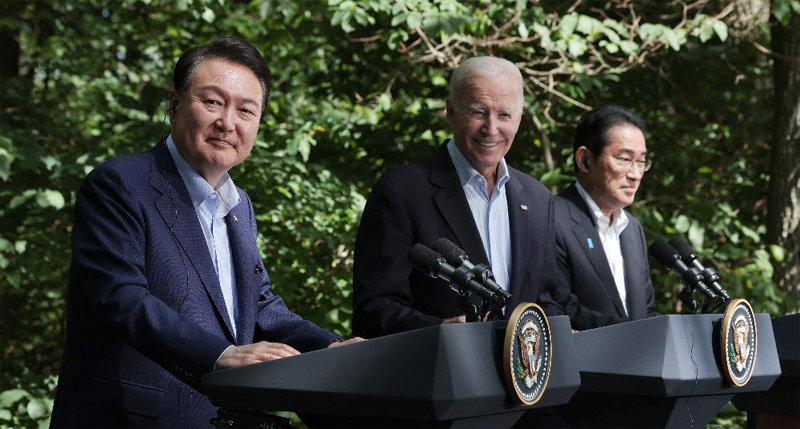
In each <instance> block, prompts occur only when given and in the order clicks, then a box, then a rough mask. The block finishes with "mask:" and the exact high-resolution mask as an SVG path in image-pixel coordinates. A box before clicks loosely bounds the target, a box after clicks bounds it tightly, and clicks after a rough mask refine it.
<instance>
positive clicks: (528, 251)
mask: <svg viewBox="0 0 800 429" xmlns="http://www.w3.org/2000/svg"><path fill="white" fill-rule="evenodd" d="M509 175H510V179H509V181H508V182H506V185H505V187H506V196H507V199H508V212H509V221H510V230H511V271H512V272H511V277H510V292H511V294H512V298H511V300H510V302H509V304H508V305H507V306H506V309H507V312H510V311H511V310H513V309H514V308H515V307H516V305H517V304H519V303H520V302H522V301H528V302H539V301H540V295H541V293H542V292H543V291H544V290H545V289H546V288H547V287H548V286H549V285H550V284H551V283H552V282H553V281H554V275H555V271H554V270H555V246H554V225H553V197H552V194H551V193H550V191H549V190H548V189H547V188H545V187H544V186H543V185H542V184H541V183H539V182H538V181H537V180H535V179H534V178H532V177H530V176H529V175H527V174H525V173H522V172H520V171H518V170H515V169H513V168H509ZM440 237H444V238H447V239H448V240H450V241H452V242H453V243H455V244H457V245H458V246H459V247H461V248H462V249H464V251H465V252H466V253H467V255H468V256H469V258H470V260H471V261H472V262H473V263H475V264H479V263H483V264H488V257H487V255H486V251H485V250H484V248H483V243H482V242H481V237H480V234H479V232H478V229H477V227H476V226H475V221H474V219H473V217H472V212H471V211H470V208H469V204H468V203H467V198H466V196H465V195H464V190H463V188H462V187H461V182H460V181H459V179H458V174H457V173H456V169H455V166H454V165H453V162H452V161H451V160H450V154H449V153H448V152H447V145H446V144H443V145H441V146H440V147H439V149H438V150H437V151H436V153H435V154H434V155H433V156H431V157H429V158H426V159H424V160H421V161H418V162H415V163H412V164H409V165H406V166H404V167H401V168H399V169H397V170H394V171H392V172H390V173H388V174H386V175H385V176H383V177H382V178H381V179H380V180H378V182H377V183H376V184H375V186H374V187H373V189H372V192H371V193H370V196H369V198H368V200H367V204H366V206H365V208H364V212H363V214H362V217H361V223H360V225H359V228H358V235H357V238H356V245H355V265H354V267H353V284H354V298H353V299H354V305H353V307H354V313H353V333H354V334H356V335H359V336H363V337H376V336H381V335H387V334H392V333H396V332H402V331H408V330H412V329H418V328H423V327H426V326H433V325H436V324H440V323H441V322H442V319H444V318H449V317H454V316H457V315H460V314H464V310H463V309H462V308H459V307H458V305H457V302H458V299H457V294H456V293H455V292H454V291H453V290H452V289H451V288H450V287H449V285H448V284H447V282H446V281H444V280H441V279H434V278H430V277H428V276H427V275H425V274H422V273H420V272H419V271H417V270H415V269H413V268H412V265H411V261H410V260H409V257H408V254H409V251H410V250H411V247H412V246H413V245H414V244H416V243H422V244H424V245H426V246H432V245H433V243H435V242H436V240H437V239H439V238H440Z"/></svg>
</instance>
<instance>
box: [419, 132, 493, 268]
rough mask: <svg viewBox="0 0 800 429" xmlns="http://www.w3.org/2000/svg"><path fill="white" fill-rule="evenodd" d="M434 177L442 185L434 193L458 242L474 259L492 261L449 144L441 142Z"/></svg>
mask: <svg viewBox="0 0 800 429" xmlns="http://www.w3.org/2000/svg"><path fill="white" fill-rule="evenodd" d="M430 178H431V179H430V180H431V183H433V184H434V185H436V186H438V187H439V188H440V189H439V192H437V193H436V194H435V195H434V197H433V202H434V204H435V205H436V207H437V208H438V209H439V211H440V212H441V214H442V218H443V219H444V222H445V223H446V224H447V226H448V227H450V230H451V231H453V234H454V235H455V239H456V242H457V244H458V245H459V246H461V248H462V249H464V251H465V252H467V256H469V259H470V261H472V263H474V264H488V263H489V257H488V256H487V255H486V250H485V249H484V248H483V242H481V236H480V233H479V232H478V228H477V227H476V226H475V220H474V219H473V217H472V211H471V210H470V208H469V203H467V197H466V196H465V195H464V190H463V189H462V187H461V182H460V181H459V180H458V174H457V173H456V168H455V166H454V165H453V161H451V160H450V154H449V153H448V152H447V145H446V144H443V145H441V146H440V147H439V150H438V151H437V152H436V155H435V157H434V162H433V164H432V167H431V175H430ZM465 214H466V216H465ZM426 244H433V243H426Z"/></svg>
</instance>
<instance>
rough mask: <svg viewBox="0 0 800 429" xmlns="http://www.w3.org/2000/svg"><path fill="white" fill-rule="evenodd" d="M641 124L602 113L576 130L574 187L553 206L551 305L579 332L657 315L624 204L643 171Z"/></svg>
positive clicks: (616, 110) (613, 109)
mask: <svg viewBox="0 0 800 429" xmlns="http://www.w3.org/2000/svg"><path fill="white" fill-rule="evenodd" d="M644 131H645V125H644V121H642V119H641V118H639V117H637V116H636V115H635V114H633V113H632V112H630V111H628V110H626V109H623V108H621V107H618V106H605V107H602V108H599V109H597V110H594V111H592V112H590V113H589V114H587V115H586V116H584V117H583V119H581V121H580V122H579V123H578V127H577V130H576V133H575V143H574V146H573V149H574V152H573V157H574V161H575V174H576V178H577V180H576V181H575V183H573V184H572V185H571V186H570V187H569V188H567V189H566V190H565V191H564V192H563V193H561V194H560V195H558V196H557V197H556V199H555V214H556V216H555V218H556V245H557V250H558V254H557V261H558V264H557V282H556V288H555V290H554V291H553V292H552V297H553V299H554V300H555V301H556V302H557V303H558V304H559V305H561V307H563V309H564V310H565V311H566V313H567V314H568V315H569V317H570V322H571V324H572V328H573V329H576V330H584V329H591V328H597V327H600V326H606V325H612V324H615V323H620V322H625V321H629V320H637V319H643V318H646V317H651V316H655V315H658V313H656V312H655V311H654V310H653V283H652V281H651V280H650V266H649V264H648V261H647V242H646V241H645V235H644V230H643V229H642V225H641V224H640V223H639V221H637V220H636V218H634V217H633V216H631V214H630V213H628V212H626V211H625V210H624V208H625V207H627V206H629V205H631V204H632V203H633V200H634V196H635V195H636V191H637V189H638V188H639V183H640V181H641V180H642V177H643V176H644V173H645V172H646V171H647V170H648V169H649V168H650V165H651V160H650V159H649V158H648V157H647V146H646V144H645V137H644Z"/></svg>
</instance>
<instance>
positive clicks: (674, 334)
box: [560, 314, 781, 428]
mask: <svg viewBox="0 0 800 429" xmlns="http://www.w3.org/2000/svg"><path fill="white" fill-rule="evenodd" d="M721 319H722V315H719V314H697V315H694V314H692V315H665V316H659V317H654V318H650V319H644V320H637V321H633V322H627V323H622V324H618V325H612V326H607V327H603V328H597V329H591V330H587V331H582V332H577V333H575V334H573V337H574V338H575V347H576V349H577V353H578V356H577V358H578V367H579V369H580V375H581V387H580V389H579V391H578V392H577V393H576V394H575V396H574V398H573V400H572V401H571V402H570V403H569V404H568V405H566V406H565V407H561V409H560V414H561V416H562V418H563V419H564V420H565V421H566V423H567V425H568V426H570V427H615V428H618V427H635V428H641V427H676V428H688V427H703V426H705V425H706V424H707V423H708V422H709V421H710V420H711V419H712V418H713V417H714V416H715V415H716V414H717V413H718V412H719V410H720V409H721V408H722V407H723V406H724V405H725V404H726V403H727V402H728V401H729V400H730V399H731V398H732V397H733V396H734V395H735V394H738V393H743V392H761V391H765V390H767V389H769V388H770V386H771V385H772V384H773V382H774V381H775V380H776V379H777V378H778V376H779V375H780V373H781V370H780V365H779V363H778V355H777V351H776V346H775V339H774V337H773V332H772V323H771V322H772V321H771V319H770V318H769V315H766V314H756V324H757V328H758V344H757V351H756V356H757V357H756V362H755V368H754V369H753V374H752V376H751V378H750V380H749V382H748V383H747V384H745V385H744V386H742V387H736V386H734V385H731V384H729V383H728V382H727V380H726V378H725V377H724V375H723V374H724V373H723V370H722V367H721V364H720V363H719V362H720V359H719V355H720V344H719V335H718V333H717V332H716V331H715V329H716V330H717V331H718V329H719V323H720V322H721Z"/></svg>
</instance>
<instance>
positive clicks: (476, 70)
mask: <svg viewBox="0 0 800 429" xmlns="http://www.w3.org/2000/svg"><path fill="white" fill-rule="evenodd" d="M503 74H511V75H514V76H515V77H516V80H517V84H518V86H519V104H520V108H522V105H523V103H524V95H523V92H522V91H523V85H522V73H520V71H519V69H518V68H517V66H515V65H514V63H512V62H511V61H509V60H507V59H504V58H499V57H473V58H470V59H468V60H466V61H464V62H463V63H461V64H460V65H459V66H458V67H456V69H455V70H454V71H453V75H452V76H451V77H450V94H449V95H448V99H449V100H450V103H451V104H453V105H454V106H458V104H459V101H460V100H458V96H459V94H460V93H461V92H462V91H463V90H464V83H465V82H466V81H467V80H468V79H470V78H473V77H497V76H501V75H503Z"/></svg>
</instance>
